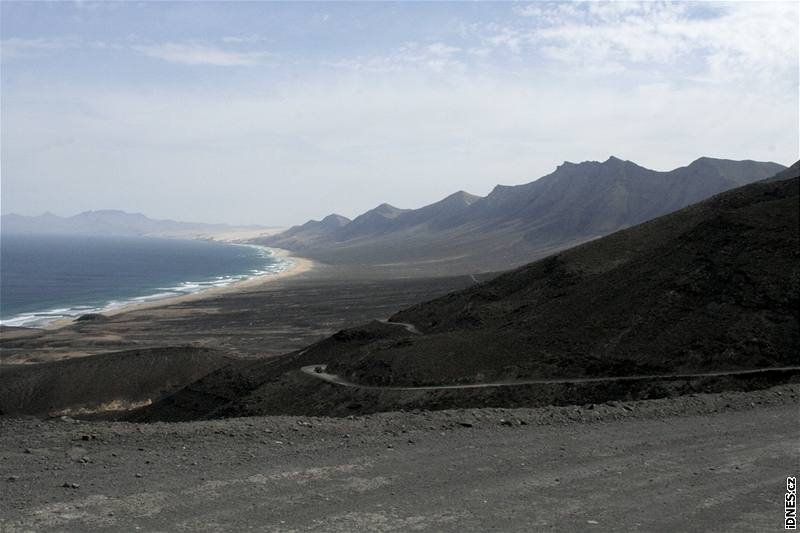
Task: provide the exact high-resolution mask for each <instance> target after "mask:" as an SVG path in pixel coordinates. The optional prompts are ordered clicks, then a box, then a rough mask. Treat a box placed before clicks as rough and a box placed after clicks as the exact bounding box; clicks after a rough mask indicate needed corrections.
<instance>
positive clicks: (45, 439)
mask: <svg viewBox="0 0 800 533" xmlns="http://www.w3.org/2000/svg"><path fill="white" fill-rule="evenodd" d="M798 396H800V386H798V385H785V386H781V387H776V388H774V389H770V390H767V391H758V392H754V393H722V394H714V395H697V396H691V397H681V398H676V399H672V400H652V401H642V402H627V403H622V402H619V403H611V404H604V405H598V406H586V407H561V408H553V407H551V408H541V409H518V410H499V409H469V410H456V411H440V412H422V413H384V414H380V415H372V416H365V417H360V418H354V419H331V418H297V417H259V418H244V419H231V420H216V421H208V422H193V423H180V424H152V425H134V424H125V423H83V422H74V421H69V420H66V421H63V420H52V421H37V420H33V419H8V418H5V419H0V454H2V458H3V461H2V465H1V466H0V471H1V472H0V474H1V475H2V477H1V478H0V483H2V487H3V490H2V491H1V492H0V507H1V508H2V513H0V516H1V517H2V518H0V529H2V530H3V531H45V530H46V531H54V530H55V531H85V530H101V531H137V530H138V531H246V530H256V531H359V530H370V531H413V530H418V531H688V530H707V531H725V532H732V531H733V532H736V531H778V530H780V529H781V520H782V516H783V506H782V493H783V489H784V483H785V477H786V476H787V475H796V474H797V473H798V454H797V442H798V437H800V432H798V428H797V426H798ZM64 484H66V485H67V486H66V487H64V486H63V485H64Z"/></svg>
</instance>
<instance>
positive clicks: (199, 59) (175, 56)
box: [133, 43, 272, 67]
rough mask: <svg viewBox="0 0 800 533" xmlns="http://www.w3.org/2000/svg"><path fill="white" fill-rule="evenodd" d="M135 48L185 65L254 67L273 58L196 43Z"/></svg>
mask: <svg viewBox="0 0 800 533" xmlns="http://www.w3.org/2000/svg"><path fill="white" fill-rule="evenodd" d="M133 48H134V50H136V51H138V52H141V53H143V54H145V55H147V56H150V57H155V58H158V59H163V60H164V61H169V62H171V63H180V64H183V65H212V66H221V67H238V66H252V65H257V64H259V63H260V62H262V61H263V60H264V59H267V58H269V57H272V56H271V55H270V54H268V53H265V52H238V51H232V50H224V49H222V48H218V47H216V46H211V45H207V44H196V43H163V44H152V45H136V46H134V47H133Z"/></svg>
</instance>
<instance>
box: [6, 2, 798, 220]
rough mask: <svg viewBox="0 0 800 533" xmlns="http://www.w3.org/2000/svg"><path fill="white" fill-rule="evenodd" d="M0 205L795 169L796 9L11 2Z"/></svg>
mask: <svg viewBox="0 0 800 533" xmlns="http://www.w3.org/2000/svg"><path fill="white" fill-rule="evenodd" d="M0 9H2V13H1V14H2V109H1V111H2V117H1V121H2V139H0V140H1V141H2V154H0V155H1V156H2V212H3V213H9V212H17V213H23V214H39V213H41V212H44V211H51V212H54V213H56V214H61V215H72V214H75V213H77V212H80V211H83V210H88V209H101V208H116V209H124V210H127V211H137V212H143V213H145V214H147V215H149V216H153V217H159V218H177V219H182V220H192V221H209V222H212V221H225V222H231V223H262V224H271V225H287V224H294V223H298V222H303V221H305V220H306V219H308V218H320V217H322V216H324V215H326V214H328V213H330V212H334V211H336V212H339V213H341V214H343V215H347V216H353V215H355V214H358V213H360V212H363V211H365V210H367V209H370V208H372V207H374V206H375V205H377V204H379V203H381V202H384V201H387V202H390V203H392V204H394V205H397V206H399V207H419V206H422V205H424V204H427V203H430V202H433V201H436V200H438V199H440V198H442V197H443V196H445V195H447V194H449V193H451V192H454V191H456V190H459V189H465V190H467V191H469V192H472V193H475V194H480V195H485V194H486V193H488V192H489V191H490V190H491V189H492V187H493V186H494V185H495V184H497V183H505V184H516V183H524V182H528V181H531V180H532V179H534V178H537V177H539V176H541V175H544V174H546V173H548V172H550V171H552V170H553V168H554V167H555V166H557V165H558V164H559V163H560V162H562V161H564V160H569V161H574V162H578V161H584V160H605V159H607V158H608V156H609V155H611V154H614V155H616V156H618V157H621V158H623V159H631V160H634V161H636V162H638V163H640V164H642V165H644V166H647V167H650V168H655V169H661V170H666V169H671V168H674V167H677V166H682V165H684V164H688V163H689V162H690V161H692V160H694V159H696V158H697V157H699V156H701V155H708V156H713V157H723V158H730V159H757V160H771V161H777V162H779V163H783V164H789V163H791V162H793V161H795V160H796V159H798V113H799V110H798V61H800V59H799V58H798V39H799V36H798V4H797V3H795V2H787V3H777V4H765V3H700V4H693V3H645V4H628V3H624V4H623V3H612V4H606V3H534V4H524V3H514V4H512V3H291V4H282V3H256V2H247V3H233V2H225V3H210V2H196V3H188V2H180V3H167V2H128V3H122V2H113V3H111V2H108V3H93V2H76V3H66V2H51V3H45V2H24V3H23V2H19V3H17V2H10V1H3V2H2V4H0Z"/></svg>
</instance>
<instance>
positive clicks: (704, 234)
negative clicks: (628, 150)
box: [133, 162, 800, 420]
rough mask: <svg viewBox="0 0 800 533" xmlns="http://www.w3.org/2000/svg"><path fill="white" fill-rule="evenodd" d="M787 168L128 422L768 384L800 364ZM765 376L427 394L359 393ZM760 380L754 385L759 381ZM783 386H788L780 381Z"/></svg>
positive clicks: (798, 287) (797, 198)
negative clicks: (320, 369)
mask: <svg viewBox="0 0 800 533" xmlns="http://www.w3.org/2000/svg"><path fill="white" fill-rule="evenodd" d="M798 258H800V162H799V163H796V164H795V165H793V166H792V168H791V169H787V170H786V171H784V172H781V173H779V174H778V175H776V176H775V179H772V180H765V181H762V182H759V183H754V184H750V185H746V186H743V187H740V188H737V189H735V190H732V191H728V192H725V193H721V194H719V195H716V196H714V197H712V198H710V199H708V200H706V201H703V202H701V203H699V204H695V205H692V206H690V207H687V208H684V209H682V210H680V211H677V212H675V213H671V214H669V215H665V216H662V217H659V218H657V219H655V220H651V221H648V222H645V223H642V224H639V225H637V226H635V227H632V228H628V229H625V230H621V231H618V232H615V233H613V234H611V235H608V236H606V237H603V238H600V239H597V240H594V241H592V242H589V243H585V244H583V245H580V246H577V247H574V248H571V249H569V250H567V251H564V252H561V253H558V254H555V255H552V256H550V257H547V258H545V259H542V260H539V261H536V262H533V263H530V264H528V265H525V266H523V267H520V268H518V269H515V270H513V271H510V272H508V273H506V274H502V275H500V276H498V277H496V278H494V279H492V280H490V281H487V282H484V283H478V284H475V285H474V286H472V287H470V288H467V289H464V290H460V291H456V292H452V293H450V294H448V295H446V296H444V297H441V298H437V299H435V300H432V301H428V302H424V303H420V304H417V305H414V306H412V307H409V308H407V309H405V310H403V311H400V312H399V313H397V314H395V315H394V316H392V317H391V318H390V319H389V323H384V322H372V323H370V324H365V325H363V326H360V327H356V328H351V329H347V330H343V331H340V332H338V333H337V334H335V335H333V336H331V337H329V338H327V339H325V340H323V341H320V342H318V343H316V344H314V345H312V346H310V347H308V348H306V349H303V350H300V351H298V352H294V353H291V354H287V355H285V356H281V357H276V358H272V359H269V360H265V361H255V362H249V363H246V364H242V365H240V366H238V367H237V366H231V367H228V368H226V369H222V370H220V371H217V372H213V373H211V374H209V375H208V376H205V377H204V378H203V379H201V380H199V381H197V382H195V383H193V384H192V385H190V386H188V387H186V388H185V389H183V390H182V391H179V392H178V393H176V394H174V395H172V396H171V397H169V398H166V399H164V400H163V401H161V402H159V403H157V404H155V405H153V406H151V407H149V408H146V409H144V410H142V411H140V412H138V413H135V414H134V415H133V418H134V419H137V420H178V419H187V418H205V417H218V416H238V415H253V414H287V413H303V414H340V415H341V414H349V413H358V412H374V411H379V410H392V409H400V408H403V409H416V408H426V409H428V408H450V407H464V406H475V405H482V406H487V405H493V406H509V405H515V406H520V405H542V404H552V403H586V402H591V401H607V400H610V399H619V398H629V399H630V398H639V397H658V396H663V395H668V394H672V393H681V392H693V391H698V390H711V389H709V387H711V386H712V385H713V386H714V387H719V388H721V389H723V390H724V389H725V388H726V387H727V388H741V387H745V388H747V387H759V386H768V385H769V383H771V381H769V380H771V379H796V374H797V372H795V373H794V374H791V373H789V374H786V373H785V371H783V370H779V369H780V368H781V367H787V366H795V367H796V366H800V355H798V354H800V349H798V348H800V346H798V345H799V344H800V263H798ZM309 365H311V366H314V365H327V369H326V372H328V373H332V374H335V375H338V376H340V377H342V378H344V379H346V380H349V381H350V382H354V383H357V384H362V385H371V386H378V387H385V386H400V387H408V386H412V387H413V386H421V385H431V386H434V385H453V384H464V383H470V384H474V383H485V382H492V381H514V380H524V379H575V378H598V377H617V376H657V375H685V374H694V373H706V372H718V371H737V370H751V369H774V370H772V371H771V372H772V373H773V374H774V375H772V374H769V376H770V377H769V378H767V377H764V378H758V377H757V378H755V381H746V380H745V381H737V379H738V378H732V377H721V378H714V380H716V381H714V380H705V381H704V380H702V379H700V380H691V379H683V378H681V379H680V380H679V382H678V384H675V382H674V381H670V380H669V378H662V379H655V378H654V379H651V380H645V381H644V382H637V383H633V382H617V381H612V382H610V383H600V384H591V383H590V384H586V385H569V384H553V385H552V386H549V385H546V384H538V385H535V386H531V387H497V388H492V389H462V390H452V391H448V390H439V391H417V390H413V391H398V390H382V389H380V388H379V389H359V388H348V387H343V386H338V385H332V384H329V383H327V382H324V381H322V380H320V379H315V378H313V377H310V376H308V375H306V374H304V373H303V372H301V370H300V369H301V368H302V367H306V366H309ZM767 375H768V374H764V376H767ZM793 375H794V376H795V377H792V376H793Z"/></svg>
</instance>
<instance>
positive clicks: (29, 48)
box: [0, 37, 75, 60]
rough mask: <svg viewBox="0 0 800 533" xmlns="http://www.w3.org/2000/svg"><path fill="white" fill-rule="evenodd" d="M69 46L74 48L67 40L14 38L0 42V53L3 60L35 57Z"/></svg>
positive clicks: (72, 42) (71, 42)
mask: <svg viewBox="0 0 800 533" xmlns="http://www.w3.org/2000/svg"><path fill="white" fill-rule="evenodd" d="M70 46H75V42H74V41H72V40H68V39H44V38H41V39H21V38H18V37H14V38H11V39H3V41H2V42H0V51H2V57H3V59H5V60H8V59H14V58H21V57H30V56H37V55H42V54H48V53H51V52H52V51H54V50H60V49H63V48H67V47H70Z"/></svg>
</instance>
